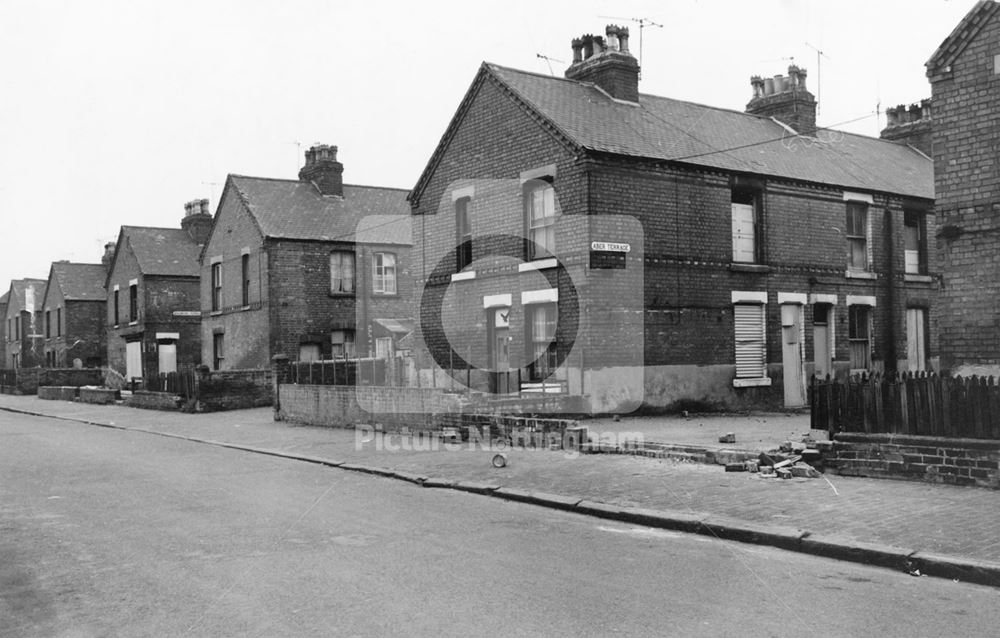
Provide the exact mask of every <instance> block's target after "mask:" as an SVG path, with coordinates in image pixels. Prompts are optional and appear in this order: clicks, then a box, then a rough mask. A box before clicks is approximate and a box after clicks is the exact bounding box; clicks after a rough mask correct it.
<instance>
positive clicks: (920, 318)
mask: <svg viewBox="0 0 1000 638" xmlns="http://www.w3.org/2000/svg"><path fill="white" fill-rule="evenodd" d="M926 326H927V314H926V312H925V311H924V309H923V308H907V309H906V365H907V369H908V370H909V371H910V372H921V371H923V370H926V369H927V329H926Z"/></svg>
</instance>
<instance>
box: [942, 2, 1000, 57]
mask: <svg viewBox="0 0 1000 638" xmlns="http://www.w3.org/2000/svg"><path fill="white" fill-rule="evenodd" d="M998 8H1000V4H998V3H996V2H994V0H979V2H977V3H976V4H975V5H974V6H973V7H972V8H971V9H969V12H968V13H966V14H965V16H964V17H963V18H962V19H961V20H960V21H959V22H958V24H957V25H956V26H955V28H954V29H952V31H951V33H949V34H948V37H946V38H945V39H944V40H942V41H941V44H940V45H939V46H938V48H937V49H935V50H934V53H933V54H932V55H931V57H930V58H929V59H928V60H927V62H926V63H924V66H925V67H926V68H927V75H928V76H930V75H934V74H936V73H937V71H938V70H939V69H940V67H942V66H950V65H951V64H952V63H953V62H954V61H955V58H957V57H958V56H959V55H960V54H961V53H962V51H964V50H965V47H967V46H968V45H969V42H971V41H972V40H973V39H974V38H975V37H976V35H978V34H979V32H980V31H981V30H982V28H983V26H984V25H985V24H986V19H985V18H987V17H989V16H987V15H985V14H986V13H987V12H988V13H993V12H994V11H996V10H997V9H998ZM980 17H982V18H983V19H979V18H980Z"/></svg>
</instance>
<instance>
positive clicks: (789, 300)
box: [778, 292, 808, 306]
mask: <svg viewBox="0 0 1000 638" xmlns="http://www.w3.org/2000/svg"><path fill="white" fill-rule="evenodd" d="M778 303H779V304H798V305H800V306H804V305H806V304H807V303H808V297H807V295H806V293H804V292H779V293H778Z"/></svg>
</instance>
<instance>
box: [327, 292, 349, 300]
mask: <svg viewBox="0 0 1000 638" xmlns="http://www.w3.org/2000/svg"><path fill="white" fill-rule="evenodd" d="M327 294H328V295H329V296H331V297H347V298H348V299H353V298H354V293H353V292H331V293H327Z"/></svg>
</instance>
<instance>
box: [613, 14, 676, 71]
mask: <svg viewBox="0 0 1000 638" xmlns="http://www.w3.org/2000/svg"><path fill="white" fill-rule="evenodd" d="M597 17H598V18H607V19H608V20H628V21H630V22H635V23H636V24H638V25H639V74H640V77H641V74H642V31H643V29H645V28H646V27H659V28H661V29H662V28H663V25H662V24H660V23H659V22H653V21H652V20H650V19H649V18H622V17H620V16H619V17H615V16H597Z"/></svg>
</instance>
